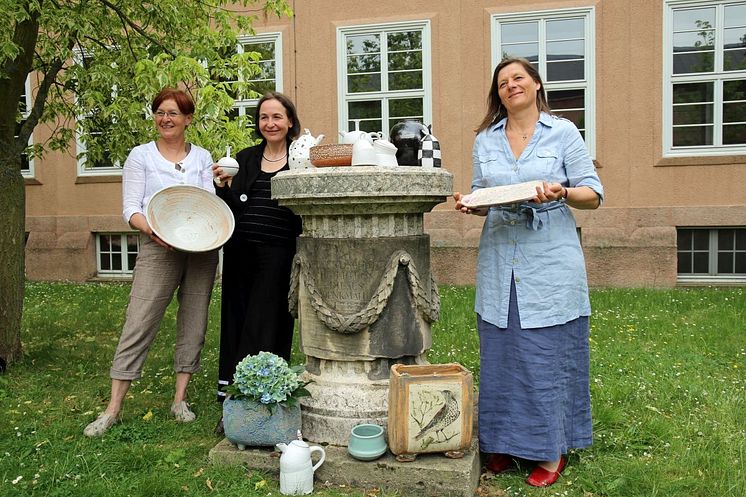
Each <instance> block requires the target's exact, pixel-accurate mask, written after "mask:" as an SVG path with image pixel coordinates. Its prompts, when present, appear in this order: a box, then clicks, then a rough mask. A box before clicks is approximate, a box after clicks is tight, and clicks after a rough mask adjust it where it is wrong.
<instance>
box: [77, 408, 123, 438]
mask: <svg viewBox="0 0 746 497" xmlns="http://www.w3.org/2000/svg"><path fill="white" fill-rule="evenodd" d="M118 422H119V417H118V416H112V415H111V414H106V413H105V412H104V413H101V414H99V416H98V417H97V418H96V420H95V421H93V422H92V423H90V424H89V425H88V426H86V427H85V429H84V430H83V435H85V436H87V437H100V436H101V435H103V434H104V433H106V432H107V431H108V430H109V428H111V427H112V426H114V425H115V424H117V423H118Z"/></svg>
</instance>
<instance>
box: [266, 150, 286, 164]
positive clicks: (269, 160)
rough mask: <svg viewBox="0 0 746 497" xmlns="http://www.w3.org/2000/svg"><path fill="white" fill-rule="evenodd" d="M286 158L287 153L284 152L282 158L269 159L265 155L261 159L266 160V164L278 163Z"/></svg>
mask: <svg viewBox="0 0 746 497" xmlns="http://www.w3.org/2000/svg"><path fill="white" fill-rule="evenodd" d="M287 156H288V153H287V152H285V155H283V156H282V157H278V158H277V159H270V158H269V157H267V156H266V155H264V154H262V159H264V160H266V161H267V162H280V161H281V160H282V159H284V158H285V157H287Z"/></svg>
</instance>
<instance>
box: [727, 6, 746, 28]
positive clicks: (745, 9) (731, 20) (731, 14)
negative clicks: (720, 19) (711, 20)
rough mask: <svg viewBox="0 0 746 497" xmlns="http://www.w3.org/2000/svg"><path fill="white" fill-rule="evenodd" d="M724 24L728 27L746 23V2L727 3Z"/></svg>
mask: <svg viewBox="0 0 746 497" xmlns="http://www.w3.org/2000/svg"><path fill="white" fill-rule="evenodd" d="M724 25H725V27H726V28H730V27H733V26H744V25H746V4H744V3H741V4H736V5H726V6H725V16H724Z"/></svg>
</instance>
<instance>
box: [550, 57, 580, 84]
mask: <svg viewBox="0 0 746 497" xmlns="http://www.w3.org/2000/svg"><path fill="white" fill-rule="evenodd" d="M582 79H585V63H584V62H583V61H582V60H578V61H573V62H547V81H570V80H582Z"/></svg>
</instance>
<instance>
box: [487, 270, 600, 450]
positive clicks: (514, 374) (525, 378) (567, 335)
mask: <svg viewBox="0 0 746 497" xmlns="http://www.w3.org/2000/svg"><path fill="white" fill-rule="evenodd" d="M477 329H478V330H479V341H480V364H481V366H480V367H481V369H480V380H479V448H480V449H481V450H482V452H488V453H497V454H509V455H511V456H515V457H521V458H524V459H529V460H532V461H555V460H557V459H559V458H560V455H562V454H566V453H567V451H568V449H571V448H576V449H579V448H583V447H588V446H589V445H591V443H592V438H593V435H592V432H593V426H592V421H591V397H590V383H589V372H588V371H589V362H590V359H589V346H588V336H589V320H588V317H587V316H581V317H579V318H577V319H574V320H572V321H570V322H568V323H565V324H563V325H558V326H548V327H546V328H533V329H522V328H521V320H520V317H519V316H518V302H517V298H516V292H515V283H511V289H510V309H509V313H508V327H507V328H498V327H497V326H495V325H493V324H491V323H488V322H486V321H483V320H482V318H481V316H479V315H477Z"/></svg>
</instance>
